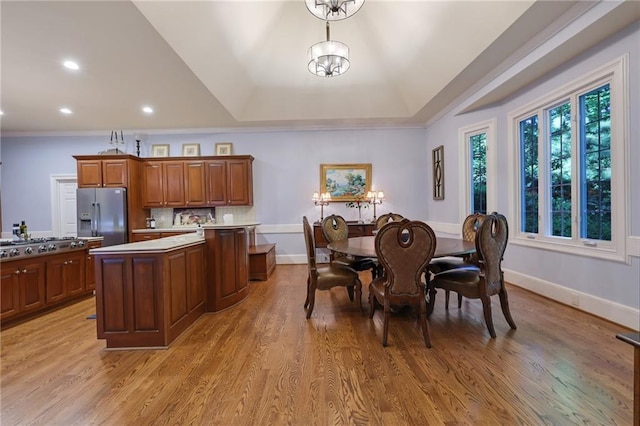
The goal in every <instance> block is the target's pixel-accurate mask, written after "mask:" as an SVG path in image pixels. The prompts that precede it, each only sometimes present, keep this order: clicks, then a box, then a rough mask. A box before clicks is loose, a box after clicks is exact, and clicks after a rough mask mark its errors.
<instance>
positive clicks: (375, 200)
mask: <svg viewBox="0 0 640 426" xmlns="http://www.w3.org/2000/svg"><path fill="white" fill-rule="evenodd" d="M367 198H368V199H369V204H373V222H375V221H376V204H382V200H383V199H384V192H382V191H369V192H367Z"/></svg>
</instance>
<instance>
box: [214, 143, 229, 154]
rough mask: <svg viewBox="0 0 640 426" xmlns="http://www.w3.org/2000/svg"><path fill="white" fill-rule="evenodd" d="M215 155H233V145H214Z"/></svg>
mask: <svg viewBox="0 0 640 426" xmlns="http://www.w3.org/2000/svg"><path fill="white" fill-rule="evenodd" d="M216 155H233V144H232V143H231V142H220V143H216Z"/></svg>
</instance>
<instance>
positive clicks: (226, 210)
mask: <svg viewBox="0 0 640 426" xmlns="http://www.w3.org/2000/svg"><path fill="white" fill-rule="evenodd" d="M209 213H211V215H212V216H213V217H214V218H215V220H216V223H223V220H222V217H223V216H224V215H225V214H232V215H233V221H234V222H236V223H243V222H255V218H256V215H255V211H254V209H253V207H216V208H213V207H211V208H201V209H151V215H152V216H153V217H154V218H155V219H156V227H157V228H171V227H172V226H173V222H174V220H175V215H176V214H180V216H181V217H182V223H187V222H195V221H196V218H195V217H194V216H197V217H199V218H200V221H201V223H205V222H206V221H207V216H208V214H209Z"/></svg>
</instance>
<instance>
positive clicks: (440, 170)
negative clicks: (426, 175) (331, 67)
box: [431, 145, 444, 200]
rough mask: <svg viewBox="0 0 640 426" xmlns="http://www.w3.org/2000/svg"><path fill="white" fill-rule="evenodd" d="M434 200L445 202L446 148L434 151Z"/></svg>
mask: <svg viewBox="0 0 640 426" xmlns="http://www.w3.org/2000/svg"><path fill="white" fill-rule="evenodd" d="M431 156H432V161H433V199H434V200H444V146H443V145H440V146H439V147H437V148H434V149H433V152H432V154H431Z"/></svg>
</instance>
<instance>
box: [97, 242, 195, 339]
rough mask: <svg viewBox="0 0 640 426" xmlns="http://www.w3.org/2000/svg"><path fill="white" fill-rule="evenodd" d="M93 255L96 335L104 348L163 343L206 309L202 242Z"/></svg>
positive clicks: (175, 335) (178, 333)
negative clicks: (163, 249)
mask: <svg viewBox="0 0 640 426" xmlns="http://www.w3.org/2000/svg"><path fill="white" fill-rule="evenodd" d="M95 259H96V262H97V267H96V271H97V276H96V314H97V315H96V316H97V327H98V338H99V339H106V342H107V347H108V348H127V347H150V348H151V347H167V346H168V345H169V344H170V343H171V342H172V341H173V340H174V339H175V338H176V337H178V336H179V335H180V333H182V332H183V331H184V330H185V329H186V328H187V327H188V326H189V325H191V324H192V323H193V322H194V321H195V320H196V319H197V318H198V317H199V316H200V315H201V314H202V313H203V312H204V309H205V299H204V298H205V290H204V285H205V282H204V244H199V245H196V246H189V247H186V248H178V249H175V250H170V251H166V252H161V253H144V252H139V253H138V252H121V253H105V254H99V253H98V254H96V255H95Z"/></svg>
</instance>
